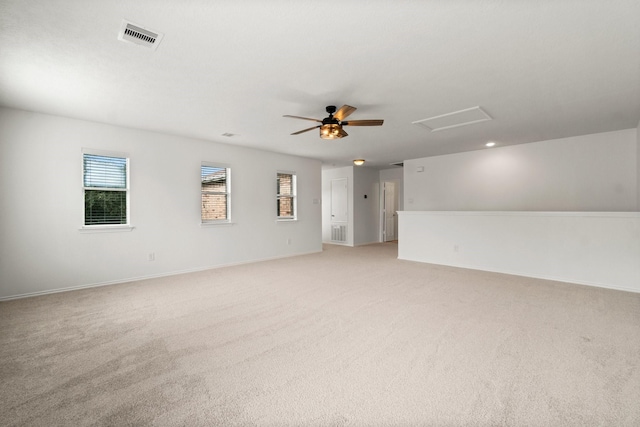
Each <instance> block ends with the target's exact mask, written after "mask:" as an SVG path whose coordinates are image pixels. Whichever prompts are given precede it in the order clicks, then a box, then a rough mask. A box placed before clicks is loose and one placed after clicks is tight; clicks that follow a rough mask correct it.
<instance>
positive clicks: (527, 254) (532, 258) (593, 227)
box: [398, 211, 640, 292]
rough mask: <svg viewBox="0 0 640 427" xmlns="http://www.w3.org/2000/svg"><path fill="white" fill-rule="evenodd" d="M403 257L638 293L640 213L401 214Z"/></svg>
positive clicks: (401, 251)
mask: <svg viewBox="0 0 640 427" xmlns="http://www.w3.org/2000/svg"><path fill="white" fill-rule="evenodd" d="M400 230H401V233H402V236H403V237H402V239H400V240H399V245H398V258H399V259H405V260H410V261H419V262H427V263H432V264H443V265H450V266H455V267H464V268H473V269H479V270H487V271H496V272H501V273H508V274H517V275H521V276H529V277H538V278H542V279H550V280H559V281H565V282H572V283H580V284H586V285H594V286H600V287H606V288H613V289H620V290H626V291H632V292H640V213H637V212H598V213H596V212H469V211H466V212H446V211H432V212H419V211H406V212H401V213H400Z"/></svg>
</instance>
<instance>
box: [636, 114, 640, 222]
mask: <svg viewBox="0 0 640 427" xmlns="http://www.w3.org/2000/svg"><path fill="white" fill-rule="evenodd" d="M636 141H637V143H636V185H637V190H638V195H637V201H638V204H637V206H636V210H637V211H638V212H640V121H639V122H638V127H637V129H636Z"/></svg>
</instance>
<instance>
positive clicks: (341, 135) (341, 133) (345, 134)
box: [340, 127, 349, 138]
mask: <svg viewBox="0 0 640 427" xmlns="http://www.w3.org/2000/svg"><path fill="white" fill-rule="evenodd" d="M345 136H349V134H348V133H347V132H345V131H344V129H342V127H340V138H344V137H345Z"/></svg>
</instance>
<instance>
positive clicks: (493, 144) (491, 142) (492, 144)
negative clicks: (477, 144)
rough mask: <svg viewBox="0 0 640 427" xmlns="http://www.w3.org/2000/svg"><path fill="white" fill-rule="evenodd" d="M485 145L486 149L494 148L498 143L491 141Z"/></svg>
mask: <svg viewBox="0 0 640 427" xmlns="http://www.w3.org/2000/svg"><path fill="white" fill-rule="evenodd" d="M484 145H485V146H486V147H493V146H495V145H496V143H495V142H493V141H489V142H487V143H486V144H484Z"/></svg>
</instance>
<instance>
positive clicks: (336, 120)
mask: <svg viewBox="0 0 640 427" xmlns="http://www.w3.org/2000/svg"><path fill="white" fill-rule="evenodd" d="M354 111H356V107H352V106H350V105H343V106H342V107H340V109H339V110H337V111H336V107H335V105H329V106H327V113H329V117H326V118H324V119H322V120H318V119H311V118H309V117H300V116H290V115H288V114H285V115H284V116H283V117H291V118H294V119H302V120H311V121H313V122H318V123H322V124H320V125H317V126H313V127H310V128H308V129H303V130H300V131H298V132H294V133H292V134H291V135H299V134H301V133H304V132H308V131H310V130H313V129H317V128H320V138H322V139H339V138H344V137H345V136H348V135H349V134H348V133H347V132H345V131H344V129H342V127H343V126H382V123H383V122H384V120H349V121H343V120H344V119H346V118H347V117H348V116H349V115H351V113H353V112H354Z"/></svg>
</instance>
